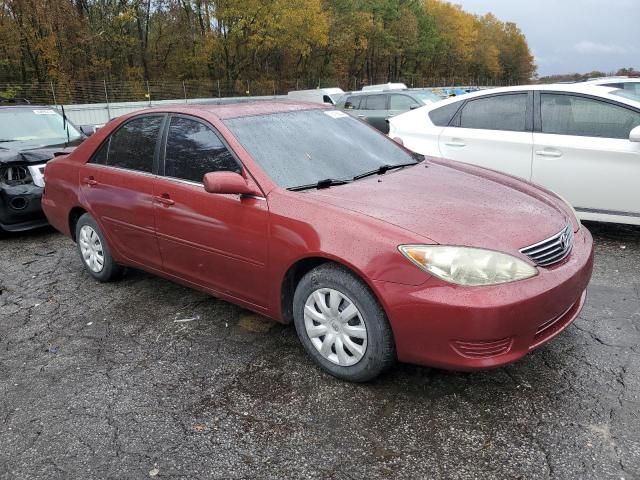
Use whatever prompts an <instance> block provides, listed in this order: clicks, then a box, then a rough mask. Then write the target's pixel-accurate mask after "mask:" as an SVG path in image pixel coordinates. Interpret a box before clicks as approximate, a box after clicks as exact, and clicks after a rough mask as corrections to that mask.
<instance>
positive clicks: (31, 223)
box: [0, 105, 85, 233]
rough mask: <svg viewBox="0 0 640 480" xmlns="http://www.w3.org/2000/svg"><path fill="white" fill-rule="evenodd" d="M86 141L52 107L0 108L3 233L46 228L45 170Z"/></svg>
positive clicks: (0, 218)
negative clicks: (42, 204)
mask: <svg viewBox="0 0 640 480" xmlns="http://www.w3.org/2000/svg"><path fill="white" fill-rule="evenodd" d="M84 139H85V135H84V134H83V133H81V132H80V131H79V130H78V129H77V128H76V127H75V126H73V125H72V124H71V123H69V121H68V120H66V119H65V118H63V116H62V115H61V114H60V113H59V112H58V111H57V110H55V109H53V108H51V107H47V106H36V105H0V233H3V232H20V231H24V230H30V229H33V228H38V227H42V226H44V225H47V219H46V218H45V216H44V214H43V213H42V209H41V208H40V198H41V196H42V190H43V188H44V167H45V165H46V163H47V162H48V161H49V160H51V159H52V158H53V157H54V156H55V155H56V154H57V153H58V152H61V153H69V152H70V151H71V150H72V149H73V148H75V146H77V145H79V144H80V143H81V142H82V141H83V140H84Z"/></svg>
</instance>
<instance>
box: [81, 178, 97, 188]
mask: <svg viewBox="0 0 640 480" xmlns="http://www.w3.org/2000/svg"><path fill="white" fill-rule="evenodd" d="M82 183H84V184H85V185H89V186H90V187H95V186H96V185H98V181H97V180H96V179H95V178H93V176H90V177H86V178H83V179H82Z"/></svg>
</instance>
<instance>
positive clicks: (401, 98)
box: [389, 93, 420, 110]
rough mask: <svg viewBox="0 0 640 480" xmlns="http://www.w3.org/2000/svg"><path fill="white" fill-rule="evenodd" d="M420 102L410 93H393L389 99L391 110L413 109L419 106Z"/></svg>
mask: <svg viewBox="0 0 640 480" xmlns="http://www.w3.org/2000/svg"><path fill="white" fill-rule="evenodd" d="M419 106H420V103H419V102H418V101H417V100H415V99H413V98H411V97H410V96H408V95H398V94H397V93H396V94H393V95H391V98H390V100H389V110H411V108H412V107H419Z"/></svg>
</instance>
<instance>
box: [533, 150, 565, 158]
mask: <svg viewBox="0 0 640 480" xmlns="http://www.w3.org/2000/svg"><path fill="white" fill-rule="evenodd" d="M536 155H538V156H539V157H549V158H560V157H561V156H562V152H561V151H559V150H546V149H545V150H536Z"/></svg>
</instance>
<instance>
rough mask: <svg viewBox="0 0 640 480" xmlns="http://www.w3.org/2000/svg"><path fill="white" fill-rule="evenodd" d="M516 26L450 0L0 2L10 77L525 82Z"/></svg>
mask: <svg viewBox="0 0 640 480" xmlns="http://www.w3.org/2000/svg"><path fill="white" fill-rule="evenodd" d="M535 71H536V67H535V65H534V62H533V57H532V55H531V52H530V49H529V47H528V45H527V41H526V39H525V37H524V35H523V34H522V32H521V31H520V29H519V28H518V27H517V25H516V24H514V23H511V22H503V21H500V20H499V19H498V18H496V17H495V16H494V15H492V14H490V13H489V14H486V15H484V16H477V15H472V14H470V13H468V12H465V11H464V10H463V9H462V8H461V7H460V6H457V5H454V4H451V3H448V2H445V1H442V0H0V82H22V83H28V82H55V83H56V84H65V83H69V82H78V81H96V80H103V79H106V80H110V81H114V80H117V81H148V80H152V81H158V80H163V79H167V80H169V79H170V80H179V81H182V80H188V81H192V80H196V81H197V80H203V81H204V80H208V81H211V80H218V81H223V82H224V83H225V84H226V85H235V84H236V83H237V82H238V81H240V80H245V81H248V80H251V81H259V80H270V81H280V80H293V79H299V80H300V81H301V84H303V85H310V84H313V82H315V81H317V79H332V81H333V82H334V84H336V85H339V86H342V87H343V88H353V87H359V86H360V85H362V84H366V83H377V82H386V81H397V80H405V81H406V80H407V79H411V78H414V77H416V78H425V77H428V78H436V77H440V78H451V79H453V78H467V79H476V81H478V82H487V83H492V84H506V83H509V84H511V83H514V84H515V83H523V82H527V81H529V80H530V79H531V77H532V76H533V75H534V74H535Z"/></svg>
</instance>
